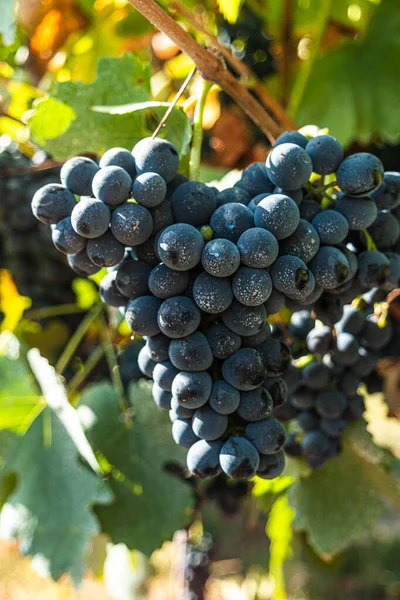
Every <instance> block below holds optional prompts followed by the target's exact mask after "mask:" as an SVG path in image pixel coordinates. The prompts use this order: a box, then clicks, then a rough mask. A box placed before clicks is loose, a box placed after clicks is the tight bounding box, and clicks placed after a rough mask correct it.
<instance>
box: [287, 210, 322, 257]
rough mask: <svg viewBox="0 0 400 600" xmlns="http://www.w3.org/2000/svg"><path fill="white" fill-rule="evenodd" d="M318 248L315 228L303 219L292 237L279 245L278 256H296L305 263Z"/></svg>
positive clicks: (318, 239)
mask: <svg viewBox="0 0 400 600" xmlns="http://www.w3.org/2000/svg"><path fill="white" fill-rule="evenodd" d="M321 214H322V213H321ZM319 247H320V238H319V235H318V233H317V231H316V229H315V227H314V226H313V225H312V224H311V223H309V222H308V221H306V220H305V219H300V221H299V224H298V226H297V228H296V230H295V231H294V232H293V233H292V235H289V237H287V238H285V239H284V240H282V241H281V242H280V244H279V250H280V254H283V255H291V256H297V258H300V260H302V261H303V262H305V263H308V262H310V260H312V259H313V258H314V256H315V255H316V254H317V252H318V250H319Z"/></svg>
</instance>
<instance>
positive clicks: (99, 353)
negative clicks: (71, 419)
mask: <svg viewBox="0 0 400 600" xmlns="http://www.w3.org/2000/svg"><path fill="white" fill-rule="evenodd" d="M103 356H104V348H103V346H97V347H96V348H95V349H94V350H93V352H91V353H90V354H89V358H88V359H87V361H86V362H85V364H84V365H83V368H82V370H81V371H79V372H78V373H76V375H74V376H73V377H72V379H71V381H70V382H69V383H68V394H69V395H70V396H71V395H72V394H73V393H74V392H76V390H77V389H78V388H79V387H80V386H81V385H82V383H84V381H85V380H86V379H87V378H88V377H89V375H90V373H91V372H92V371H93V369H94V368H95V367H96V366H97V365H98V363H99V362H100V360H101V358H102V357H103ZM71 404H73V403H71Z"/></svg>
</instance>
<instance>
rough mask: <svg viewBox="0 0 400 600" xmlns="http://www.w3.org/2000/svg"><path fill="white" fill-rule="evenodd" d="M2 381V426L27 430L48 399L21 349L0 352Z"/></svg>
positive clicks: (0, 397)
mask: <svg viewBox="0 0 400 600" xmlns="http://www.w3.org/2000/svg"><path fill="white" fill-rule="evenodd" d="M13 339H14V340H15V343H16V344H18V342H17V340H16V339H15V338H13ZM0 381H1V386H0V430H2V429H9V430H12V431H14V432H18V433H23V432H24V431H26V429H27V428H28V427H29V425H30V424H31V423H32V421H33V420H34V419H35V417H36V416H37V415H38V414H39V413H40V411H41V410H43V408H44V406H45V402H44V400H43V398H42V397H41V395H40V393H39V390H38V388H37V386H36V385H35V381H34V378H33V376H32V374H31V373H30V371H29V369H28V368H27V365H26V364H25V362H24V360H23V359H22V358H21V356H20V354H19V351H18V352H17V353H16V354H15V355H14V356H13V355H12V354H11V353H10V354H9V355H8V356H0ZM0 465H1V462H0Z"/></svg>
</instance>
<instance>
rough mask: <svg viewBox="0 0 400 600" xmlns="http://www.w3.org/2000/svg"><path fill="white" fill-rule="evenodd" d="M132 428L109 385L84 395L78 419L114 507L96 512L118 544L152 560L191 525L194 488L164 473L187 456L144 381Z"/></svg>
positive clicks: (137, 391) (135, 396)
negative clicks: (102, 468)
mask: <svg viewBox="0 0 400 600" xmlns="http://www.w3.org/2000/svg"><path fill="white" fill-rule="evenodd" d="M131 400H132V403H133V406H134V417H133V424H132V426H131V427H129V426H128V425H127V424H126V423H124V421H123V419H122V418H121V415H120V411H119V407H118V398H117V396H116V393H115V391H114V389H113V388H112V386H111V385H109V384H106V383H104V384H98V385H96V386H93V387H91V388H89V389H87V390H86V391H85V392H84V394H83V395H82V398H81V402H80V404H79V407H78V414H79V415H80V417H81V421H82V423H83V425H84V427H85V431H86V435H87V437H88V439H89V441H90V443H91V445H92V448H93V449H94V450H95V452H97V453H99V454H100V455H102V456H103V462H102V461H101V460H100V459H99V460H100V462H101V464H107V466H108V469H109V471H110V474H111V479H110V485H111V488H112V490H113V492H114V495H115V502H114V503H113V504H112V505H110V506H104V507H101V506H100V507H98V508H97V510H96V512H97V514H98V516H99V519H100V522H101V525H102V530H103V532H105V533H108V534H109V535H110V536H111V538H112V540H113V542H114V543H123V544H126V545H127V546H128V547H129V548H135V549H137V550H141V551H142V552H145V553H146V554H150V553H151V552H152V551H153V550H155V549H156V548H159V547H160V545H161V544H162V542H163V541H164V540H168V539H171V537H172V535H173V533H174V531H175V530H177V529H179V528H181V527H182V526H183V525H184V524H185V523H186V521H187V519H188V515H189V509H190V508H191V504H192V497H191V492H190V487H189V486H188V485H187V484H186V483H184V482H182V481H180V480H178V479H177V478H175V477H173V476H172V475H170V474H169V473H167V472H166V471H165V468H164V467H165V464H166V463H167V462H169V461H183V460H184V457H185V451H184V450H183V449H182V448H179V447H178V446H176V445H175V444H174V442H173V441H172V438H171V424H170V422H169V419H168V416H167V414H166V413H164V412H163V411H161V410H160V409H159V408H157V407H156V405H155V404H154V402H153V400H152V398H151V386H150V384H149V383H148V382H144V381H141V382H139V383H137V384H135V385H134V386H132V388H131Z"/></svg>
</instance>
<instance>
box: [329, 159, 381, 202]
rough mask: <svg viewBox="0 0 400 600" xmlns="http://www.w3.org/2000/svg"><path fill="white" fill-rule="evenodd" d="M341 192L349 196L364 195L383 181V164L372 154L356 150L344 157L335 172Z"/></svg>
mask: <svg viewBox="0 0 400 600" xmlns="http://www.w3.org/2000/svg"><path fill="white" fill-rule="evenodd" d="M336 179H337V182H338V185H339V187H340V189H341V190H342V192H344V193H345V194H348V195H349V196H356V197H358V196H366V195H367V194H370V193H371V192H374V191H375V190H377V189H378V187H379V186H380V184H381V183H382V181H383V164H382V163H381V161H380V160H379V158H377V157H376V156H374V155H373V154H369V153H368V152H358V153H356V154H352V155H351V156H348V157H347V158H345V159H344V161H343V162H342V163H341V164H340V165H339V168H338V169H337V172H336Z"/></svg>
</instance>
